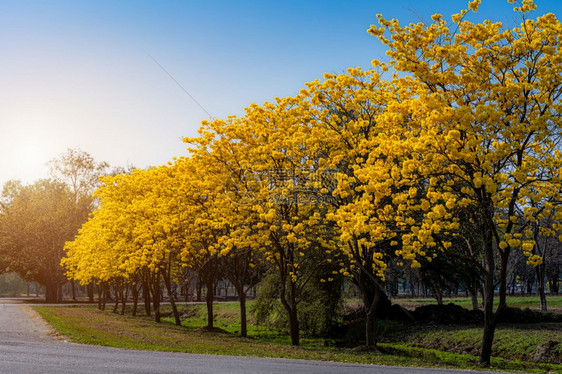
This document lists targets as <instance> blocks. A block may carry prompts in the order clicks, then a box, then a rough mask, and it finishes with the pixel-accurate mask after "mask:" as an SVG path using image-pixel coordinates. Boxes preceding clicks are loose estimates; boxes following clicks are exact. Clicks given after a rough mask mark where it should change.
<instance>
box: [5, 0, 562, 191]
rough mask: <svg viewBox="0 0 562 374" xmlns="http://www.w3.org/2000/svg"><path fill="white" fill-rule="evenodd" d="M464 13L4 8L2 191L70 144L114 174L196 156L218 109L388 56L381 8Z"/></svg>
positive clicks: (279, 4)
mask: <svg viewBox="0 0 562 374" xmlns="http://www.w3.org/2000/svg"><path fill="white" fill-rule="evenodd" d="M536 3H537V4H538V7H539V9H538V11H537V12H536V15H539V14H543V13H547V12H553V13H555V14H557V15H558V16H559V17H562V16H560V14H562V1H557V0H551V1H548V0H537V1H536ZM466 4H467V1H465V0H447V1H443V0H438V1H437V0H436V1H432V0H425V1H419V0H418V1H414V0H403V1H400V0H397V1H388V0H371V1H367V0H365V1H353V0H350V1H344V0H341V1H331V0H323V1H322V0H318V1H316V0H314V1H306V0H301V1H296V0H295V1H292V0H284V1H267V0H254V1H246V0H237V1H225V0H212V1H211V0H206V1H203V0H193V1H191V0H185V1H164V0H163V1H138V0H128V1H126V0H122V1H105V0H95V1H94V0H91V1H76V0H72V1H71V0H61V1H54V0H42V1H27V0H0V129H1V130H0V183H1V184H3V183H4V182H5V181H7V180H9V179H22V180H23V181H24V182H27V183H29V182H32V181H33V180H35V179H38V178H41V177H45V176H47V174H48V173H47V167H46V166H45V163H46V162H47V161H48V160H49V159H52V158H54V157H56V156H58V155H60V154H61V153H62V152H64V151H65V150H66V149H67V148H80V149H81V150H83V151H86V152H88V153H90V154H91V155H92V156H94V158H95V159H96V160H97V161H108V162H109V163H110V164H111V165H113V166H127V165H133V166H136V167H146V166H150V165H160V164H163V163H166V162H167V161H169V160H171V159H172V157H174V156H182V155H186V154H187V152H186V151H185V145H184V144H183V143H182V142H181V138H182V137H183V136H194V135H196V130H197V128H198V127H199V123H200V121H201V120H204V119H208V118H209V114H210V115H211V116H213V117H217V118H224V117H226V116H227V115H229V114H240V113H242V112H243V109H244V107H246V106H248V105H249V104H250V103H252V102H257V103H262V102H264V101H270V100H273V98H274V97H275V96H280V97H281V96H288V95H294V94H296V93H297V92H298V91H299V89H300V88H301V87H302V86H303V84H304V82H307V81H310V80H313V79H316V78H321V77H322V75H323V73H324V72H332V73H337V72H342V71H344V70H345V69H346V68H347V67H350V66H354V67H355V66H361V67H365V68H367V67H369V65H370V61H371V60H372V59H373V58H377V59H380V60H384V59H385V56H384V48H383V47H382V46H381V45H380V44H379V43H378V42H377V40H376V39H375V38H374V37H372V36H369V35H368V34H367V33H366V30H367V28H368V27H369V25H370V24H372V23H375V21H376V18H375V15H376V14H377V13H382V14H383V15H384V16H385V17H386V18H398V19H399V20H400V21H401V22H402V23H407V22H417V21H419V20H425V21H427V20H430V15H431V14H433V13H438V12H439V13H442V14H444V15H445V16H449V15H450V14H452V13H455V12H456V11H458V10H459V9H461V8H463V7H466ZM512 7H513V6H512V5H510V4H508V3H507V1H506V0H483V3H482V5H481V7H480V11H479V12H478V14H477V15H471V16H470V17H471V19H472V20H475V21H478V20H481V19H483V18H487V19H493V20H496V21H502V22H508V23H512V22H513V21H514V18H513V13H512V12H510V9H512ZM154 59H155V60H156V61H157V62H158V63H157V62H155V61H154ZM158 64H160V65H161V66H163V67H164V69H165V70H166V71H167V72H168V73H169V74H170V75H172V76H173V78H174V79H175V80H176V81H177V82H179V83H180V84H181V85H182V86H183V87H184V88H185V90H187V91H188V92H189V93H190V94H191V95H192V96H193V97H194V98H195V99H196V101H197V102H198V103H199V104H200V105H201V106H202V107H203V108H204V110H203V109H202V108H201V106H199V105H198V104H197V103H196V102H194V101H193V100H192V99H191V98H190V97H189V96H188V95H187V94H186V93H185V92H184V91H183V90H182V88H180V87H179V86H178V85H177V84H176V82H174V80H173V79H172V78H170V76H168V74H167V73H166V72H165V71H163V70H162V68H161V67H160V66H159V65H158ZM207 112H208V113H207Z"/></svg>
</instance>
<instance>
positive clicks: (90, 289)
mask: <svg viewBox="0 0 562 374" xmlns="http://www.w3.org/2000/svg"><path fill="white" fill-rule="evenodd" d="M87 290H88V301H89V302H90V303H93V302H94V282H93V281H92V282H90V283H88V286H87Z"/></svg>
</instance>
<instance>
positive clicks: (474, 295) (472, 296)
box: [469, 291, 478, 310]
mask: <svg viewBox="0 0 562 374" xmlns="http://www.w3.org/2000/svg"><path fill="white" fill-rule="evenodd" d="M469 292H470V299H471V300H472V310H478V291H476V292H472V291H469Z"/></svg>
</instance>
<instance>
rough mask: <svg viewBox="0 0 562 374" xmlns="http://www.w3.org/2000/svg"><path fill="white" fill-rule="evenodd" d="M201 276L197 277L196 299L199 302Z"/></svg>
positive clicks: (201, 285)
mask: <svg viewBox="0 0 562 374" xmlns="http://www.w3.org/2000/svg"><path fill="white" fill-rule="evenodd" d="M202 283H203V282H202V281H201V276H199V277H197V301H198V302H201V287H203V284H202Z"/></svg>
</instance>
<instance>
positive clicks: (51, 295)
mask: <svg viewBox="0 0 562 374" xmlns="http://www.w3.org/2000/svg"><path fill="white" fill-rule="evenodd" d="M58 289H59V286H58V285H57V284H56V283H55V282H49V283H47V284H45V302H46V303H49V304H56V303H57V302H58V295H57V293H58Z"/></svg>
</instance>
